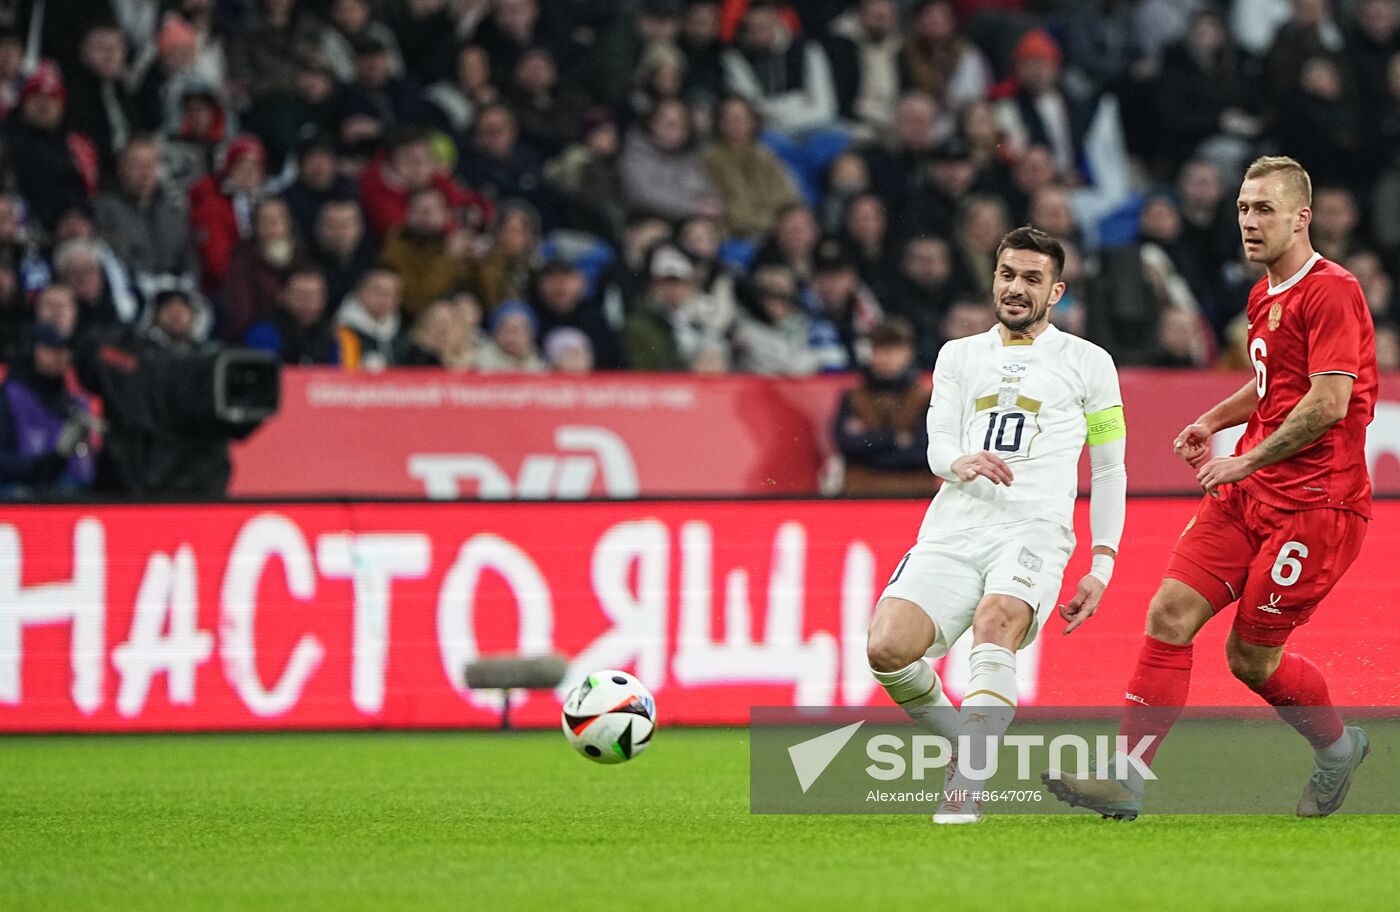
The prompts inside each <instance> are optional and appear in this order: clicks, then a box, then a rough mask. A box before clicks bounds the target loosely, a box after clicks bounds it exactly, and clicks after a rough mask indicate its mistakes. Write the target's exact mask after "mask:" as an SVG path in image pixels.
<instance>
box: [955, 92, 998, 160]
mask: <svg viewBox="0 0 1400 912" xmlns="http://www.w3.org/2000/svg"><path fill="white" fill-rule="evenodd" d="M957 120H958V122H957V129H956V131H955V133H956V135H957V136H960V137H961V138H962V139H963V141H964V142H966V143H967V145H968V149H969V150H970V152H971V156H970V157H971V160H972V163H973V166H974V167H975V168H976V170H977V171H980V172H988V171H992V170H993V169H995V168H999V167H1002V166H1003V165H1005V163H1006V156H1007V154H1008V146H1007V144H1006V131H1005V130H1003V129H1002V127H1001V124H1000V123H998V122H997V115H996V109H995V108H994V107H993V106H992V103H991V102H990V101H988V100H987V99H985V98H979V99H976V100H973V101H969V102H968V103H967V104H965V105H963V106H962V107H961V108H959V109H958V119H957Z"/></svg>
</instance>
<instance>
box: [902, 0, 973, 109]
mask: <svg viewBox="0 0 1400 912" xmlns="http://www.w3.org/2000/svg"><path fill="white" fill-rule="evenodd" d="M910 22H911V28H910V30H909V35H908V37H907V38H906V39H905V41H904V47H903V48H902V49H901V51H900V55H899V68H900V75H901V80H900V81H901V83H902V84H903V85H904V86H906V87H907V88H910V89H913V90H915V91H918V92H921V93H923V94H925V95H927V96H929V97H931V98H934V99H936V100H937V101H938V103H939V104H941V105H943V106H945V107H947V108H949V109H950V110H956V109H958V108H960V107H962V106H963V105H964V104H966V103H968V102H972V101H976V100H979V99H982V98H985V97H986V96H987V90H988V89H989V88H990V87H991V84H992V69H991V67H990V66H988V64H987V58H986V57H985V56H983V54H982V52H981V51H980V50H978V48H977V46H976V45H975V44H973V43H972V42H970V41H968V40H966V39H965V38H963V37H962V36H961V35H960V34H958V20H957V13H956V11H955V10H954V9H953V3H952V0H919V2H918V3H917V4H915V6H914V14H913V17H912V18H911V20H910Z"/></svg>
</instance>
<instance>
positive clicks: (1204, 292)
mask: <svg viewBox="0 0 1400 912" xmlns="http://www.w3.org/2000/svg"><path fill="white" fill-rule="evenodd" d="M1176 198H1177V203H1178V209H1179V211H1180V214H1181V245H1182V247H1183V248H1184V249H1186V250H1189V251H1190V252H1191V256H1192V257H1193V258H1194V260H1195V261H1196V262H1197V263H1198V264H1200V269H1201V273H1202V279H1203V284H1202V285H1201V286H1200V287H1199V288H1197V289H1196V295H1197V297H1198V298H1199V299H1200V301H1201V306H1202V308H1204V309H1205V311H1206V312H1207V313H1214V312H1216V311H1217V310H1219V309H1220V308H1221V307H1223V306H1224V304H1223V296H1224V293H1225V289H1224V280H1223V277H1222V270H1223V269H1224V267H1225V264H1226V263H1229V262H1230V261H1231V260H1233V259H1235V258H1236V257H1237V256H1238V251H1239V249H1240V229H1239V226H1238V225H1237V224H1236V218H1235V197H1234V194H1233V193H1229V194H1227V193H1226V192H1225V184H1224V182H1223V181H1222V180H1221V179H1220V169H1219V168H1217V167H1216V166H1215V164H1214V163H1212V162H1210V161H1207V160H1205V159H1192V160H1191V161H1188V162H1186V163H1185V164H1184V165H1182V166H1181V171H1180V172H1179V174H1178V176H1177V180H1176Z"/></svg>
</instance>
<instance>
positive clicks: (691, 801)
mask: <svg viewBox="0 0 1400 912" xmlns="http://www.w3.org/2000/svg"><path fill="white" fill-rule="evenodd" d="M1361 775H1363V776H1364V775H1365V769H1364V768H1363V770H1362V773H1361ZM1299 785H1300V786H1301V782H1300V783H1299ZM1295 797H1296V796H1295V795H1291V794H1290V795H1286V796H1280V801H1281V803H1282V805H1283V806H1284V807H1288V806H1291V801H1292V800H1293V799H1294V798H1295ZM1397 859H1400V818H1398V817H1388V816H1361V815H1358V816H1351V817H1347V816H1337V817H1334V818H1331V819H1328V820H1298V819H1295V818H1293V817H1289V816H1283V815H1280V816H1265V817H1261V816H1255V817H1223V816H1222V817H1168V816H1158V817H1143V818H1141V819H1139V820H1138V821H1136V822H1134V823H1112V822H1107V821H1102V820H1099V819H1098V818H1097V817H1094V816H1090V815H1083V816H1072V817H1070V816H1061V817H1001V818H989V819H988V821H987V822H985V823H983V824H981V825H979V826H974V827H961V828H955V829H950V828H936V827H934V826H932V825H931V824H930V823H929V821H928V819H927V818H925V817H878V816H825V817H821V816H787V817H755V816H751V815H750V814H749V812H748V754H747V735H746V734H745V732H744V731H742V730H736V729H720V730H675V729H664V728H663V729H662V730H661V731H660V732H659V733H658V735H657V738H656V742H655V743H654V745H653V746H652V747H651V748H650V749H649V750H648V752H647V753H645V754H643V755H642V756H641V757H639V758H638V759H637V760H635V761H634V762H632V763H628V764H623V765H621V766H616V767H600V766H596V765H594V764H592V763H589V762H587V761H586V760H584V759H583V758H581V757H579V756H577V755H575V754H574V753H573V752H572V751H571V750H570V749H569V748H568V747H567V745H566V744H565V742H564V740H563V737H562V736H561V735H560V734H559V733H558V732H531V733H512V734H485V733H480V732H473V733H461V734H451V733H434V734H403V733H394V734H389V733H364V734H314V735H302V734H277V735H222V736H209V735H190V736H151V737H145V736H122V737H34V738H30V737H8V738H5V739H3V740H0V908H3V909H6V910H9V912H22V910H40V909H43V910H48V909H53V910H64V912H74V910H88V909H103V910H119V912H139V910H146V909H150V910H162V912H165V910H180V909H198V910H204V912H212V910H225V909H228V910H232V909H238V910H244V909H248V910H263V909H267V910H273V909H278V910H281V909H291V910H295V912H309V910H318V909H327V910H331V909H333V910H340V912H345V910H376V912H383V910H397V909H404V910H415V912H416V910H437V909H442V910H453V912H460V910H470V909H488V910H535V909H540V910H549V912H563V910H588V909H611V910H623V909H638V910H648V912H650V910H663V909H678V910H681V909H683V910H709V909H715V910H726V912H729V910H734V909H800V910H823V909H840V910H855V909H869V908H881V909H943V910H950V912H964V910H975V909H1031V908H1034V909H1042V910H1050V909H1075V910H1084V909H1128V910H1141V909H1191V910H1211V909H1249V910H1254V909H1270V910H1278V909H1309V910H1313V909H1345V908H1353V909H1356V908H1378V907H1380V906H1383V905H1387V904H1389V903H1391V902H1393V897H1394V896H1395V895H1396V893H1397V891H1400V865H1397V864H1396V861H1397ZM1387 896H1389V897H1392V899H1390V900H1387V899H1385V897H1387Z"/></svg>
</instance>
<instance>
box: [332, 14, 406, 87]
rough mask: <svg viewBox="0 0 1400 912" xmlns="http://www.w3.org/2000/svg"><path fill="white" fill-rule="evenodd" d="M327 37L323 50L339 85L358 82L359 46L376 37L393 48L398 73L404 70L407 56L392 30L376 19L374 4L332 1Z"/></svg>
mask: <svg viewBox="0 0 1400 912" xmlns="http://www.w3.org/2000/svg"><path fill="white" fill-rule="evenodd" d="M329 6H330V14H329V17H328V22H327V29H326V33H325V35H324V36H323V38H322V41H321V49H322V50H323V51H324V53H325V55H326V59H327V61H328V62H329V63H330V65H331V67H332V70H333V72H334V74H335V78H336V81H337V82H349V81H350V80H352V79H354V78H355V45H356V43H357V42H360V41H363V40H364V39H365V38H369V37H373V38H376V39H378V40H380V41H382V42H384V43H385V44H387V45H389V46H390V47H391V48H392V49H393V50H392V57H393V60H394V67H395V69H401V68H402V67H403V54H402V53H401V52H400V50H399V48H398V38H397V37H396V36H395V35H394V32H393V30H392V29H390V28H389V27H388V26H387V25H385V24H384V23H382V22H379V21H377V20H376V19H375V18H374V7H373V6H372V5H371V0H331V3H330V4H329Z"/></svg>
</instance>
